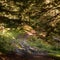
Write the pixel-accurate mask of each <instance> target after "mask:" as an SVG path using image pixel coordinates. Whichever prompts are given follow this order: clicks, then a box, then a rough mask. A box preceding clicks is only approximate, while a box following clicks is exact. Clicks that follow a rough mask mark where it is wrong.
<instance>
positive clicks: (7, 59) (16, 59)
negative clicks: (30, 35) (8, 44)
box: [0, 53, 55, 60]
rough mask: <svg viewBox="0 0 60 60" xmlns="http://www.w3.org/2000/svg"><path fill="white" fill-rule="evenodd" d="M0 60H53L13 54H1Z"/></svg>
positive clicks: (46, 57) (44, 57)
mask: <svg viewBox="0 0 60 60" xmlns="http://www.w3.org/2000/svg"><path fill="white" fill-rule="evenodd" d="M0 60H55V59H53V58H51V57H48V56H33V55H28V56H26V55H17V54H15V53H13V54H8V55H5V54H1V55H0Z"/></svg>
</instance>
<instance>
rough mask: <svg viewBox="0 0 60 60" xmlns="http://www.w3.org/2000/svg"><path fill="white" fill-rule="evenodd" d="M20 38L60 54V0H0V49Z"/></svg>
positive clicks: (17, 43)
mask: <svg viewBox="0 0 60 60" xmlns="http://www.w3.org/2000/svg"><path fill="white" fill-rule="evenodd" d="M23 41H24V42H23ZM20 42H21V44H22V45H23V44H25V45H29V46H31V47H33V49H34V50H37V51H41V52H44V53H48V54H49V55H54V56H59V57H60V0H0V51H2V52H8V51H15V50H16V49H25V48H26V46H25V45H24V48H23V47H21V45H20ZM22 42H23V43H22ZM26 49H27V48H26ZM28 52H29V51H28ZM29 53H32V52H31V51H30V52H29Z"/></svg>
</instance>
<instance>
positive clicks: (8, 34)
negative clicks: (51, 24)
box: [0, 29, 60, 57]
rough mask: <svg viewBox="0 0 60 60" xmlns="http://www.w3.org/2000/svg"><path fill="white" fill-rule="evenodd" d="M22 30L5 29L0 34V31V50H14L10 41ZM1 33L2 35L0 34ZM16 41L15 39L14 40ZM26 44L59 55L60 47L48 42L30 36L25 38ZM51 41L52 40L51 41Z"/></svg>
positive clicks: (22, 32)
mask: <svg viewBox="0 0 60 60" xmlns="http://www.w3.org/2000/svg"><path fill="white" fill-rule="evenodd" d="M24 33H25V32H24V31H22V30H17V29H16V30H7V31H5V32H4V34H2V32H0V51H3V52H6V51H11V50H14V46H12V45H11V42H12V41H13V40H14V39H15V38H16V37H17V35H18V34H22V35H23V34H24ZM1 34H2V35H1ZM16 41H17V40H16ZM27 42H28V44H29V45H30V46H32V47H37V49H39V50H43V51H47V52H48V53H49V55H53V56H57V57H60V48H59V47H55V46H54V45H51V44H49V43H48V42H46V41H44V40H42V39H38V38H37V37H36V36H35V37H34V36H32V37H30V38H29V39H28V40H27ZM52 43H53V42H52Z"/></svg>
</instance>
